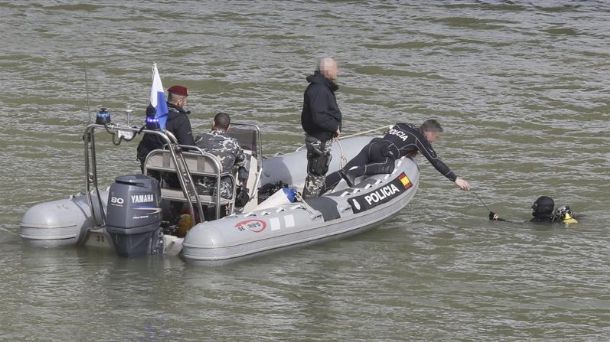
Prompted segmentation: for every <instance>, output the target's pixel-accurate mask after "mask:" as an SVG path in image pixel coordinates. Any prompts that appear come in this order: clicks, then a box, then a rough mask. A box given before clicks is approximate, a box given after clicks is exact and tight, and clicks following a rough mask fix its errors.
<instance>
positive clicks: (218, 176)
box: [144, 133, 235, 222]
mask: <svg viewBox="0 0 610 342" xmlns="http://www.w3.org/2000/svg"><path fill="white" fill-rule="evenodd" d="M170 134H171V133H170ZM175 146H176V147H178V148H181V149H183V150H194V151H196V152H198V153H199V154H200V155H201V156H203V157H206V158H209V159H210V160H211V161H212V162H213V163H214V167H215V169H216V175H215V176H216V189H217V191H216V196H213V197H215V210H216V218H219V217H220V181H221V177H222V164H221V163H220V160H219V159H218V157H217V156H215V155H214V154H211V153H208V152H205V151H204V150H202V149H201V148H199V147H198V146H191V145H175ZM181 152H182V151H181ZM179 156H180V158H181V163H182V165H183V166H184V169H185V171H186V172H185V175H186V177H188V179H187V180H188V182H189V183H190V184H191V190H192V193H193V196H194V197H195V201H196V202H197V208H198V210H199V214H200V215H201V216H200V218H201V221H200V222H203V211H202V209H201V206H202V205H201V200H200V199H199V196H198V193H197V188H196V187H195V182H194V181H193V177H192V175H191V171H190V170H189V168H188V164H187V163H186V160H185V159H184V155H183V154H182V153H180V154H179ZM147 160H148V158H147ZM144 165H145V166H146V163H144ZM174 165H176V171H177V172H181V171H180V170H179V169H178V168H179V167H178V163H176V162H175V161H174ZM178 178H179V181H181V180H182V177H181V176H180V175H179V176H178ZM233 184H234V186H233V189H234V190H233V196H232V199H233V201H235V180H234V179H233ZM181 186H182V187H183V189H185V188H186V186H185V185H183V183H181ZM183 193H184V191H183ZM185 198H187V199H189V206H192V205H191V204H190V203H191V202H190V198H191V195H190V194H188V193H185Z"/></svg>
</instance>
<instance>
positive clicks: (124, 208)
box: [106, 174, 163, 257]
mask: <svg viewBox="0 0 610 342" xmlns="http://www.w3.org/2000/svg"><path fill="white" fill-rule="evenodd" d="M109 192H110V193H109V195H108V210H107V213H106V230H107V231H108V233H109V234H110V237H111V238H112V242H113V244H114V247H115V248H116V251H117V253H118V254H119V255H121V256H125V257H136V256H143V255H151V254H158V253H161V252H162V251H163V237H162V235H161V228H160V225H161V207H160V202H161V188H160V186H159V181H158V180H156V179H155V178H151V177H148V176H145V175H140V174H137V175H128V176H120V177H117V178H116V180H115V182H114V183H113V184H112V185H111V186H110V191H109Z"/></svg>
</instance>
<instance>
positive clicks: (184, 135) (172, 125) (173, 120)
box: [138, 102, 195, 170]
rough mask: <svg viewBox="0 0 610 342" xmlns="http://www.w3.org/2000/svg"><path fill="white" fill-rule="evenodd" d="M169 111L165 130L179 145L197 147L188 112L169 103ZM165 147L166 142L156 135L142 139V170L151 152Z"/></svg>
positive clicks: (139, 146)
mask: <svg viewBox="0 0 610 342" xmlns="http://www.w3.org/2000/svg"><path fill="white" fill-rule="evenodd" d="M149 108H152V107H149ZM153 109H154V108H153ZM167 109H168V113H167V123H166V127H165V129H166V130H168V131H170V132H172V134H173V135H174V136H175V137H176V139H177V140H178V143H179V144H181V145H195V139H194V138H193V132H192V128H191V121H190V120H189V117H188V116H187V115H188V112H187V111H185V110H184V109H182V108H180V107H177V106H176V105H174V104H171V103H169V102H168V103H167ZM147 110H149V109H147ZM163 145H165V141H164V140H163V139H161V137H159V136H157V135H154V134H144V138H142V140H141V141H140V144H139V145H138V160H139V161H140V166H141V167H142V170H144V160H145V159H146V156H147V155H148V154H149V153H150V151H152V150H155V149H158V148H162V147H163Z"/></svg>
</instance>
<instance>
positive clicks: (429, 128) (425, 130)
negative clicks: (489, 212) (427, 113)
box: [325, 120, 470, 190]
mask: <svg viewBox="0 0 610 342" xmlns="http://www.w3.org/2000/svg"><path fill="white" fill-rule="evenodd" d="M442 131H443V129H442V127H441V125H440V124H439V123H438V121H436V120H426V121H424V123H423V124H422V125H421V126H420V127H419V128H417V127H415V125H413V124H408V123H398V124H396V125H394V126H393V127H392V128H391V129H390V130H389V131H388V133H386V134H385V135H384V136H383V137H382V138H375V139H373V140H371V142H370V143H368V144H367V145H366V146H364V148H363V149H362V150H361V151H360V153H358V155H356V157H354V158H353V159H352V160H350V161H349V162H348V163H347V165H345V167H343V169H341V170H339V171H337V172H334V173H332V174H330V175H328V176H327V177H326V185H325V187H326V189H327V190H330V189H332V188H334V187H335V186H336V185H337V184H338V183H339V181H340V180H341V178H342V177H343V178H344V179H345V181H346V182H347V183H348V185H349V186H353V185H354V184H353V183H354V179H355V178H356V177H360V176H364V175H374V174H379V173H391V172H392V171H393V170H394V161H395V160H396V159H398V158H401V157H403V156H407V155H415V154H417V151H419V152H421V153H422V154H423V155H424V157H426V159H428V161H429V162H430V163H431V164H432V165H433V166H434V168H436V170H438V172H440V173H441V174H442V175H443V176H445V177H447V178H448V179H449V180H450V181H452V182H454V183H455V184H456V185H457V186H458V187H459V188H460V189H462V190H470V184H469V183H468V182H467V181H466V180H464V179H462V178H459V177H457V176H456V175H455V174H454V173H453V171H451V169H450V168H449V167H448V166H447V165H445V163H443V161H442V160H440V159H439V158H438V156H437V155H436V152H435V151H434V149H433V148H432V145H431V143H433V142H435V141H436V140H438V139H439V137H440V133H441V132H442Z"/></svg>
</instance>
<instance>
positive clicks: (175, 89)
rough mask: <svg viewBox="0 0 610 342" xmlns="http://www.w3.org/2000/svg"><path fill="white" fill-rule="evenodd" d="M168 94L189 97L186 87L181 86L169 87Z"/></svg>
mask: <svg viewBox="0 0 610 342" xmlns="http://www.w3.org/2000/svg"><path fill="white" fill-rule="evenodd" d="M167 92H168V93H172V94H176V95H181V96H189V94H188V92H187V89H186V87H183V86H180V85H175V86H171V87H169V89H167Z"/></svg>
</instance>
